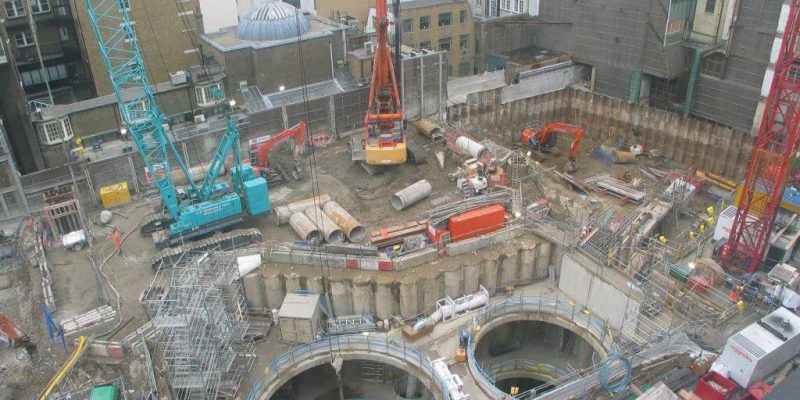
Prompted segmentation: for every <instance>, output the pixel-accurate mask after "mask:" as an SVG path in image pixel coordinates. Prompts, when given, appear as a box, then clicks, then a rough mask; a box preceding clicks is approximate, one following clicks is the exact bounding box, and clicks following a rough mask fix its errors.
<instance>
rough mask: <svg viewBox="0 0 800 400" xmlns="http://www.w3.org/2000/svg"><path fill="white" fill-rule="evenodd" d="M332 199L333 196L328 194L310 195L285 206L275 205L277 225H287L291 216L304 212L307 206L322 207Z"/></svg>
mask: <svg viewBox="0 0 800 400" xmlns="http://www.w3.org/2000/svg"><path fill="white" fill-rule="evenodd" d="M329 201H331V197H330V196H328V195H327V194H322V195H319V196H316V197H310V198H308V199H305V200H300V201H296V202H294V203H289V204H287V205H285V206H280V207H275V225H278V226H280V225H285V224H288V223H289V217H291V216H292V214H294V213H298V212H299V213H302V212H304V211H305V210H306V208H308V207H311V206H317V207H322V206H324V205H325V203H327V202H329Z"/></svg>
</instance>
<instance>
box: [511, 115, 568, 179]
mask: <svg viewBox="0 0 800 400" xmlns="http://www.w3.org/2000/svg"><path fill="white" fill-rule="evenodd" d="M554 133H564V134H567V135H570V136H572V144H570V146H569V154H568V155H567V160H568V161H567V166H566V170H567V172H574V171H575V170H577V169H578V167H577V166H576V165H575V160H576V159H577V158H578V149H579V148H580V147H581V141H582V140H583V128H582V127H579V126H573V125H569V124H565V123H562V122H557V123H553V124H549V125H545V126H543V127H542V128H540V129H536V128H526V129H525V130H523V131H522V145H523V146H525V147H527V148H529V149H531V150H532V151H547V150H549V149H550V148H552V147H553V146H555V144H556V137H555V135H553V134H554Z"/></svg>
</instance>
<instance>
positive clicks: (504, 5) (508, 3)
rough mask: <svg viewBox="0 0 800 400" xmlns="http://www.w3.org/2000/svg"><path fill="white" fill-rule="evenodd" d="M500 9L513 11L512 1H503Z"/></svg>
mask: <svg viewBox="0 0 800 400" xmlns="http://www.w3.org/2000/svg"><path fill="white" fill-rule="evenodd" d="M500 9H501V10H503V11H511V0H502V1H501V2H500Z"/></svg>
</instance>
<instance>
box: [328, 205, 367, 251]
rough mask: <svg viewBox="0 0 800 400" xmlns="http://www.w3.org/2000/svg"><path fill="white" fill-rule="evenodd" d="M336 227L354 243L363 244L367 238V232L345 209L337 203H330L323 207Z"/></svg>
mask: <svg viewBox="0 0 800 400" xmlns="http://www.w3.org/2000/svg"><path fill="white" fill-rule="evenodd" d="M322 211H325V214H328V217H330V218H331V219H332V220H333V222H335V223H336V225H339V227H340V228H342V230H343V231H344V234H345V236H347V239H349V240H350V241H351V242H353V243H360V242H363V241H364V239H366V238H367V230H366V229H364V227H363V226H362V225H361V224H360V223H359V222H358V221H357V220H356V219H355V218H353V216H352V215H350V213H349V212H347V210H345V209H344V207H342V206H340V205H339V203H337V202H335V201H329V202H327V203H325V205H324V206H323V207H322Z"/></svg>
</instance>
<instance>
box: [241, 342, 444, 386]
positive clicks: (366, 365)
mask: <svg viewBox="0 0 800 400" xmlns="http://www.w3.org/2000/svg"><path fill="white" fill-rule="evenodd" d="M331 348H333V350H332V351H331ZM340 390H341V392H342V394H343V395H344V398H345V399H353V398H359V399H373V400H381V399H387V400H389V399H391V400H404V399H409V400H411V399H419V400H447V399H449V394H448V392H447V387H446V385H445V384H444V382H442V381H441V380H440V379H439V378H437V376H436V374H435V373H434V371H433V367H432V365H431V360H430V359H429V358H428V356H427V355H425V354H424V353H422V352H420V351H419V350H417V349H416V348H413V347H410V346H407V345H404V344H403V343H396V342H394V341H391V340H386V339H384V338H380V337H378V336H373V335H369V336H367V335H342V336H333V337H331V338H330V339H329V338H322V339H320V340H318V341H315V342H312V343H305V344H301V345H299V346H297V347H295V348H293V349H292V350H291V351H290V352H289V353H286V354H283V355H280V356H278V357H277V358H275V359H274V360H273V361H272V362H271V363H270V364H269V365H267V367H266V368H265V369H264V376H262V377H261V379H260V380H258V381H257V382H255V384H254V385H253V386H252V388H251V389H250V393H249V394H248V396H247V398H248V399H259V400H288V399H308V400H327V399H338V398H340V396H339V393H340Z"/></svg>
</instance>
